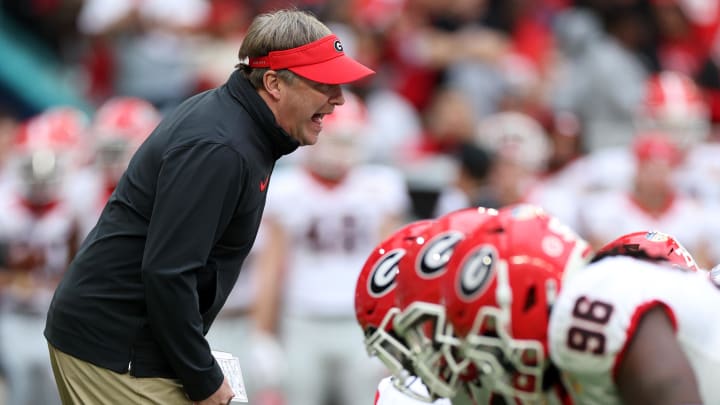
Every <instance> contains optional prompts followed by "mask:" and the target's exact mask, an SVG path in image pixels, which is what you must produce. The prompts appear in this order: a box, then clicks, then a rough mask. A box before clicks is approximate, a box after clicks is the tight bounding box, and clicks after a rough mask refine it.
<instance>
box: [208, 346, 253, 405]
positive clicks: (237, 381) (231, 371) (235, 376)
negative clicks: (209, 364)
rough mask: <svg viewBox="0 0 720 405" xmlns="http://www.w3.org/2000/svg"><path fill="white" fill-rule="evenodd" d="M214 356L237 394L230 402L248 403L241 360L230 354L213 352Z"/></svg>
mask: <svg viewBox="0 0 720 405" xmlns="http://www.w3.org/2000/svg"><path fill="white" fill-rule="evenodd" d="M212 354H213V356H215V361H217V362H218V365H219V366H220V369H222V371H223V374H225V377H226V378H227V379H228V382H229V383H230V387H231V388H232V390H233V392H234V393H235V397H234V398H233V399H232V401H230V402H231V403H236V402H238V403H247V402H248V397H247V392H246V391H245V382H244V381H243V376H242V370H241V369H240V360H238V358H237V357H235V356H233V355H232V353H228V352H220V351H217V350H213V351H212Z"/></svg>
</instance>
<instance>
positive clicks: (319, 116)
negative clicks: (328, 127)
mask: <svg viewBox="0 0 720 405" xmlns="http://www.w3.org/2000/svg"><path fill="white" fill-rule="evenodd" d="M323 118H325V114H313V116H312V122H314V123H316V124H321V125H322V122H323Z"/></svg>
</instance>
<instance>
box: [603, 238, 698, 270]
mask: <svg viewBox="0 0 720 405" xmlns="http://www.w3.org/2000/svg"><path fill="white" fill-rule="evenodd" d="M618 255H622V256H633V257H640V258H647V259H651V260H660V261H667V262H669V263H670V264H671V265H672V266H674V267H678V268H681V269H685V270H691V271H698V270H700V267H698V265H697V263H696V262H695V259H694V258H693V257H692V255H691V254H690V252H688V251H687V249H685V247H683V245H681V244H680V242H678V241H677V240H676V239H675V238H673V237H672V236H670V235H668V234H666V233H663V232H659V231H639V232H632V233H628V234H626V235H622V236H620V237H618V238H617V239H615V240H613V241H612V242H610V243H608V244H606V245H605V246H603V247H602V248H600V249H598V251H597V252H596V253H595V257H593V261H594V262H595V261H598V260H600V259H602V258H604V257H607V256H618Z"/></svg>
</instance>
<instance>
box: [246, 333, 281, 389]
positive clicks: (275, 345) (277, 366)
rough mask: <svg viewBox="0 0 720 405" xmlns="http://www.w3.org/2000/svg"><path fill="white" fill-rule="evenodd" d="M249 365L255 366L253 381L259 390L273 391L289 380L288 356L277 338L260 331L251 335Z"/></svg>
mask: <svg viewBox="0 0 720 405" xmlns="http://www.w3.org/2000/svg"><path fill="white" fill-rule="evenodd" d="M247 345H248V347H249V353H248V358H249V363H250V364H252V365H253V366H254V368H253V370H252V375H253V377H252V379H253V381H256V386H257V388H258V389H261V390H262V389H266V388H267V389H272V388H274V387H279V386H281V385H282V384H283V383H284V381H285V379H286V378H287V373H288V370H287V368H288V365H287V358H286V357H287V355H286V354H285V349H284V348H283V346H282V344H281V343H280V342H279V341H278V339H277V337H276V336H274V335H272V334H270V333H267V332H263V331H260V330H254V331H253V332H252V333H250V336H249V338H248V342H247Z"/></svg>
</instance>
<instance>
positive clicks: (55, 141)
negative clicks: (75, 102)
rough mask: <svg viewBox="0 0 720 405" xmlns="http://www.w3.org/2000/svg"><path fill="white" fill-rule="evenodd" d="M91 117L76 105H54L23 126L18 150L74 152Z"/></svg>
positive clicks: (16, 139)
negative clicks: (76, 107) (74, 106)
mask: <svg viewBox="0 0 720 405" xmlns="http://www.w3.org/2000/svg"><path fill="white" fill-rule="evenodd" d="M87 128H88V118H87V116H86V115H85V113H83V112H82V111H80V110H78V109H75V108H73V107H64V106H63V107H53V108H50V109H48V110H46V111H44V112H42V113H40V114H38V115H36V116H34V117H32V118H30V119H29V120H28V121H27V122H25V123H24V124H23V125H21V126H20V129H19V132H18V133H17V135H16V137H15V149H16V151H18V152H20V153H24V152H30V151H35V150H39V149H43V150H53V151H56V152H71V151H72V150H73V149H74V148H77V147H78V146H79V145H80V143H81V142H82V138H83V137H84V136H85V134H86V131H87Z"/></svg>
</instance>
